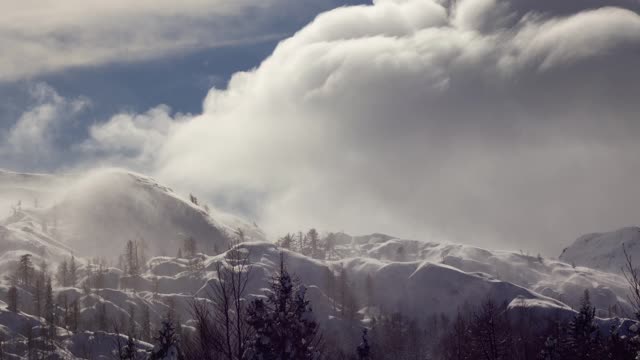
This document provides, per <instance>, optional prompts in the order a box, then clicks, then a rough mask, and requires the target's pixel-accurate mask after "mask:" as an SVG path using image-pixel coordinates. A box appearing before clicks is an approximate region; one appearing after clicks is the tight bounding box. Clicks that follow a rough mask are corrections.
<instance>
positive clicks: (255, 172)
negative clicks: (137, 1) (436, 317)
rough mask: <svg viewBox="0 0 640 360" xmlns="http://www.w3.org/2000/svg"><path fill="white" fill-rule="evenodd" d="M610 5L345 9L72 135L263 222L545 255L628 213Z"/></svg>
mask: <svg viewBox="0 0 640 360" xmlns="http://www.w3.org/2000/svg"><path fill="white" fill-rule="evenodd" d="M601 5H602V2H596V1H580V2H579V1H570V2H562V4H558V2H557V1H551V0H544V1H533V0H526V1H525V0H513V1H500V0H461V1H456V2H453V1H451V2H449V1H437V0H378V1H374V3H373V4H372V5H368V6H351V7H342V8H337V9H334V10H332V11H329V12H326V13H323V14H321V15H320V16H318V17H317V18H316V19H315V20H314V21H313V22H312V23H310V24H309V25H307V26H306V27H304V28H303V29H301V30H300V31H299V32H297V33H296V34H295V35H294V36H292V37H291V38H289V39H286V40H285V41H282V42H281V43H280V44H279V45H278V47H277V48H276V49H275V50H274V52H273V54H272V55H271V56H270V57H269V58H267V59H265V61H264V62H263V63H262V64H261V65H260V66H259V67H258V68H256V69H254V70H252V71H248V72H242V73H237V74H235V75H234V76H233V77H232V79H231V81H230V82H229V84H228V87H227V88H226V89H212V90H211V91H210V92H209V94H208V95H207V97H206V99H205V100H204V104H203V112H202V114H198V115H191V116H190V115H186V116H185V115H178V116H174V115H172V114H171V113H170V111H169V110H168V109H167V108H163V107H159V108H156V109H152V110H150V111H149V112H148V113H146V114H141V115H135V114H129V115H118V116H115V117H114V118H112V119H111V121H110V122H108V123H106V124H103V125H100V126H99V127H95V128H93V129H91V131H90V139H88V140H86V141H85V143H84V144H83V145H82V146H81V147H80V148H81V149H84V150H82V151H89V152H91V153H92V156H96V155H95V154H96V149H100V150H101V151H103V152H104V153H103V154H102V155H101V156H102V159H110V160H112V161H114V162H116V163H118V162H120V163H125V164H127V165H128V166H133V167H141V168H145V169H149V170H150V171H151V172H152V173H154V174H155V175H156V176H158V177H159V178H161V179H162V180H164V181H168V182H169V183H171V184H172V185H175V186H177V187H181V188H183V189H187V190H189V191H193V192H196V193H198V194H204V195H206V196H208V197H210V198H217V199H219V200H220V201H224V202H225V203H227V204H231V205H230V206H238V207H240V208H243V209H245V210H246V211H247V212H248V213H250V214H251V215H252V216H255V217H256V218H257V220H258V222H259V224H260V225H261V226H263V227H265V228H266V229H267V230H268V231H269V232H271V233H272V234H279V233H283V232H286V231H291V230H295V229H299V228H304V227H312V226H313V227H318V228H322V229H329V230H345V231H349V232H354V233H364V232H372V231H383V232H388V233H392V234H395V235H398V236H404V237H415V238H423V239H436V240H439V239H448V240H452V241H461V242H465V243H473V244H477V245H481V246H491V247H507V248H511V249H513V248H514V247H522V248H524V249H531V250H534V251H536V250H542V251H544V252H546V253H547V254H550V255H555V254H557V253H558V251H559V250H560V249H561V247H562V246H564V245H566V244H567V243H569V242H570V241H571V240H572V239H573V238H575V237H576V236H578V235H579V234H582V233H585V232H590V231H596V230H607V229H610V228H615V227H619V226H624V225H630V224H635V223H637V222H638V216H637V214H638V210H639V207H640V205H638V204H640V191H639V190H638V187H637V179H638V178H639V176H640V170H639V169H640V166H639V165H640V160H638V156H637V154H638V153H640V142H638V141H637V139H638V138H639V137H640V122H639V120H640V119H638V114H640V102H638V101H637V95H638V94H640V72H638V71H637V64H639V63H640V15H639V14H638V11H639V9H638V7H639V5H638V3H637V2H629V1H609V2H607V6H605V7H602V6H601ZM174 117H176V118H178V120H177V121H176V120H175V119H174ZM147 135H148V136H147ZM87 149H90V150H87Z"/></svg>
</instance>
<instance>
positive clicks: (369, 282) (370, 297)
mask: <svg viewBox="0 0 640 360" xmlns="http://www.w3.org/2000/svg"><path fill="white" fill-rule="evenodd" d="M365 291H366V293H367V306H373V305H374V295H375V294H374V290H373V279H372V278H371V274H367V278H366V280H365Z"/></svg>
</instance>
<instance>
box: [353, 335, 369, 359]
mask: <svg viewBox="0 0 640 360" xmlns="http://www.w3.org/2000/svg"><path fill="white" fill-rule="evenodd" d="M356 353H357V354H358V360H371V355H370V353H371V347H370V346H369V339H368V337H367V329H366V328H365V329H363V330H362V342H361V343H360V345H358V347H357V349H356Z"/></svg>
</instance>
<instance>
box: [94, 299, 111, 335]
mask: <svg viewBox="0 0 640 360" xmlns="http://www.w3.org/2000/svg"><path fill="white" fill-rule="evenodd" d="M96 306H97V307H98V309H97V310H98V311H97V314H96V317H97V319H96V323H97V325H98V330H102V331H105V330H107V326H108V324H107V303H105V302H104V301H103V302H101V303H100V304H97V305H96Z"/></svg>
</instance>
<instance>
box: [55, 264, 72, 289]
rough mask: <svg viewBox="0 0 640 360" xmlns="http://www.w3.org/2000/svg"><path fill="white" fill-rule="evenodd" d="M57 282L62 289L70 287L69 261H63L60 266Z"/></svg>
mask: <svg viewBox="0 0 640 360" xmlns="http://www.w3.org/2000/svg"><path fill="white" fill-rule="evenodd" d="M56 280H57V281H58V285H60V286H62V287H67V286H69V264H68V263H67V260H63V261H62V262H61V263H60V265H58V273H57V274H56Z"/></svg>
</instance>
